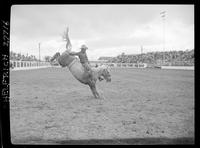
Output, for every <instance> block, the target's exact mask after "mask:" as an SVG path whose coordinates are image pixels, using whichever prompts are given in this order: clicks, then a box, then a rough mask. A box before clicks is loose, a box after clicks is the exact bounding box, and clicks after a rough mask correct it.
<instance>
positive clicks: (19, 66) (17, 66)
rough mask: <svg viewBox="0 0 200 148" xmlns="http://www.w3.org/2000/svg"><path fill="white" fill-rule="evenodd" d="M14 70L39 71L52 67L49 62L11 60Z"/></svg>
mask: <svg viewBox="0 0 200 148" xmlns="http://www.w3.org/2000/svg"><path fill="white" fill-rule="evenodd" d="M10 63H11V65H12V67H13V68H12V69H13V70H26V69H37V68H45V67H51V65H50V63H49V62H44V61H40V62H38V61H13V60H10Z"/></svg>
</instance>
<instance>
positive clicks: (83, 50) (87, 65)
mask: <svg viewBox="0 0 200 148" xmlns="http://www.w3.org/2000/svg"><path fill="white" fill-rule="evenodd" d="M80 49H81V51H79V52H69V55H72V56H78V57H79V59H80V63H81V64H82V65H83V67H84V68H85V70H86V71H87V72H88V73H89V74H90V75H92V69H91V67H90V63H89V60H88V57H87V53H86V50H87V49H88V47H87V46H86V45H82V46H81V48H80ZM99 80H100V81H101V80H103V78H102V77H99Z"/></svg>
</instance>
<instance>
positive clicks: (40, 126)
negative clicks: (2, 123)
mask: <svg viewBox="0 0 200 148" xmlns="http://www.w3.org/2000/svg"><path fill="white" fill-rule="evenodd" d="M111 75H112V81H111V83H106V82H105V81H103V82H98V83H97V89H98V91H99V93H100V94H101V95H102V96H103V99H95V98H94V97H93V96H92V93H91V91H90V89H89V87H88V86H86V85H83V84H81V83H80V82H78V81H77V80H76V79H75V78H74V77H73V76H72V75H71V73H70V72H69V70H68V69H67V68H44V69H36V70H27V71H11V72H10V122H11V123H10V124H11V141H12V143H14V144H19V143H22V144H62V143H65V142H66V141H67V140H84V139H87V140H88V139H101V140H108V139H111V140H113V139H131V138H146V139H151V138H155V139H157V142H158V141H159V140H158V139H159V138H171V139H176V138H181V139H184V138H185V137H186V138H187V137H189V138H192V139H194V71H184V70H164V69H163V70H161V69H112V70H111ZM182 142H183V143H184V142H185V140H182ZM108 143H109V142H108ZM111 143H112V142H111ZM118 143H120V140H118ZM143 143H144V142H143ZM143 143H139V144H143ZM155 143H156V142H155ZM158 143H159V142H158ZM166 143H170V142H166ZM115 144H116V142H115ZM136 144H137V142H136ZM146 144H148V142H147V143H146Z"/></svg>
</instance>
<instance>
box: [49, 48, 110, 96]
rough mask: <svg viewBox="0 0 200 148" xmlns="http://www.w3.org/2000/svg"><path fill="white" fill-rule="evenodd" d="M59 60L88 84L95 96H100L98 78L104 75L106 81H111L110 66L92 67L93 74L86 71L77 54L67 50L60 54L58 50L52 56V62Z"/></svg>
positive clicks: (81, 80) (82, 81) (79, 79)
mask: <svg viewBox="0 0 200 148" xmlns="http://www.w3.org/2000/svg"><path fill="white" fill-rule="evenodd" d="M55 59H56V60H57V61H58V63H59V64H60V65H61V66H62V67H68V69H69V71H70V72H71V73H72V75H73V76H74V77H75V78H76V79H77V80H78V81H80V82H81V83H83V84H85V85H88V86H89V87H90V89H91V91H92V93H93V95H94V97H95V98H100V95H99V93H98V92H97V89H96V82H97V80H99V81H100V80H101V79H100V77H103V78H104V79H105V80H106V82H111V75H110V72H109V68H108V67H107V66H105V65H102V66H98V67H91V69H92V75H91V74H89V73H88V72H87V71H85V69H84V67H83V66H82V64H81V63H80V61H79V59H78V58H77V57H75V56H72V55H69V52H68V51H65V52H64V53H62V54H61V55H60V53H59V52H57V53H56V54H55V55H54V56H53V57H52V58H51V62H52V61H54V60H55Z"/></svg>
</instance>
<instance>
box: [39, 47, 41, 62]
mask: <svg viewBox="0 0 200 148" xmlns="http://www.w3.org/2000/svg"><path fill="white" fill-rule="evenodd" d="M40 44H41V43H39V62H40Z"/></svg>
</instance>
